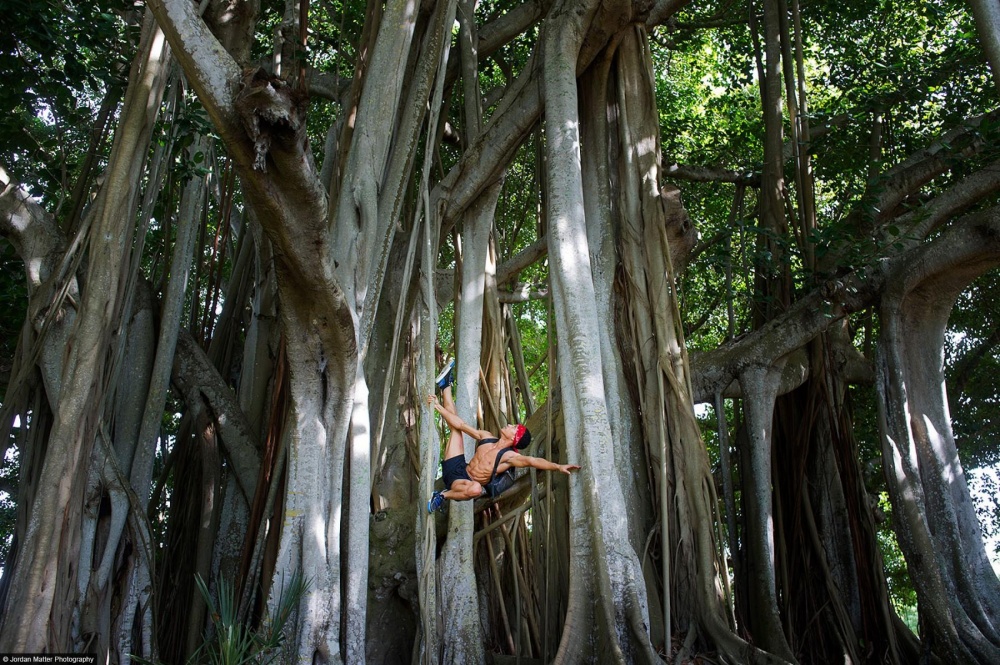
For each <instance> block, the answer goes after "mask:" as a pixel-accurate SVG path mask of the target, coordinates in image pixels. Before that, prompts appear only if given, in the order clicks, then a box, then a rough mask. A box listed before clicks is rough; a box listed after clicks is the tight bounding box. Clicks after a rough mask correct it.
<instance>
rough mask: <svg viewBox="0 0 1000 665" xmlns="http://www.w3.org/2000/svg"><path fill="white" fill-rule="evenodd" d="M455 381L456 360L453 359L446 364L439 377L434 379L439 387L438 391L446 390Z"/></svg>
mask: <svg viewBox="0 0 1000 665" xmlns="http://www.w3.org/2000/svg"><path fill="white" fill-rule="evenodd" d="M454 380H455V359H454V358H452V359H451V360H449V361H448V362H446V363H445V364H444V369H442V370H441V372H440V373H439V374H438V375H437V378H436V379H434V384H435V385H436V386H437V388H438V390H444V389H445V388H447V387H448V386H450V385H451V384H452V383H453V382H454Z"/></svg>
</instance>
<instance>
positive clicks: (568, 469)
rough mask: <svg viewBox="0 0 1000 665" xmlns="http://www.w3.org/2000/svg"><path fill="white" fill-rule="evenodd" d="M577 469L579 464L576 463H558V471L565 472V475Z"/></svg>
mask: <svg viewBox="0 0 1000 665" xmlns="http://www.w3.org/2000/svg"><path fill="white" fill-rule="evenodd" d="M579 470H580V465H578V464H560V465H559V471H560V472H561V473H565V474H566V475H567V476H568V475H570V474H571V473H573V472H574V471H579Z"/></svg>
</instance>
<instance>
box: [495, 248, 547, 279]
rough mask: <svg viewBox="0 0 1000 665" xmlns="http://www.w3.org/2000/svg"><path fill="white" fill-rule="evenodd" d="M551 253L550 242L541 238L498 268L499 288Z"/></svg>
mask: <svg viewBox="0 0 1000 665" xmlns="http://www.w3.org/2000/svg"><path fill="white" fill-rule="evenodd" d="M548 251H549V247H548V241H547V240H546V239H545V238H541V239H539V240H536V241H535V242H533V243H531V244H530V245H528V246H527V247H525V248H524V249H522V250H521V251H520V252H518V253H517V254H515V255H514V256H512V257H510V258H509V259H507V260H506V261H504V262H503V263H501V264H500V265H499V266H497V286H502V285H503V284H506V283H507V282H508V281H510V280H511V279H513V278H514V277H516V276H517V274H518V273H519V272H521V271H522V270H524V269H525V268H527V267H528V266H530V265H531V264H532V263H534V262H535V261H537V260H539V259H540V258H542V257H543V256H545V255H546V254H547V253H548Z"/></svg>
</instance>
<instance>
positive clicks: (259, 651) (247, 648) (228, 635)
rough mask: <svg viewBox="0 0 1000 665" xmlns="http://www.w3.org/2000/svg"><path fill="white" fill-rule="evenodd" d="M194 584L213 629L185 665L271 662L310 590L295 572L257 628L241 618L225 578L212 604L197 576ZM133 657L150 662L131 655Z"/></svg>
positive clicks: (234, 589)
mask: <svg viewBox="0 0 1000 665" xmlns="http://www.w3.org/2000/svg"><path fill="white" fill-rule="evenodd" d="M195 584H197V586H198V591H199V593H201V596H202V598H203V599H204V601H205V604H206V605H207V606H208V612H209V615H210V616H211V619H212V628H211V630H210V631H209V632H208V635H207V636H206V639H205V641H204V642H203V643H202V645H201V647H199V648H198V650H197V651H195V652H194V653H193V654H192V655H191V657H190V658H189V659H188V665H196V664H200V663H208V664H210V665H245V664H249V663H262V664H265V665H266V664H267V663H273V662H276V661H277V660H278V658H279V656H280V651H279V650H280V648H281V645H282V643H283V642H284V640H285V632H284V631H285V626H286V625H287V624H288V621H289V619H290V618H291V617H292V614H293V613H294V612H295V609H296V608H297V607H298V603H299V600H301V598H302V596H304V595H305V594H306V592H307V591H308V590H309V582H308V580H304V579H303V578H302V576H301V575H300V574H299V573H297V572H296V573H294V574H293V575H292V577H291V578H290V579H289V581H288V584H287V585H286V586H283V587H282V590H281V594H280V595H279V596H278V599H277V602H276V603H275V609H276V613H275V614H274V616H270V615H268V616H265V617H264V618H263V620H262V621H261V625H260V626H259V627H257V628H256V629H254V628H251V627H250V626H249V625H247V624H246V623H245V622H242V621H240V617H239V604H240V599H239V596H238V595H237V592H236V587H235V586H234V585H233V584H231V583H230V582H227V581H226V580H225V579H221V578H220V579H219V581H218V594H219V603H218V605H216V604H215V601H214V600H213V598H212V593H211V592H210V591H209V589H208V586H207V585H206V584H205V581H204V580H203V579H202V578H201V576H200V575H196V576H195ZM132 659H133V660H136V661H138V662H142V663H147V664H148V663H149V661H146V660H144V659H142V658H140V657H138V656H135V655H133V656H132Z"/></svg>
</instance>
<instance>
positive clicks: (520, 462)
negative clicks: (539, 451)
mask: <svg viewBox="0 0 1000 665" xmlns="http://www.w3.org/2000/svg"><path fill="white" fill-rule="evenodd" d="M503 461H504V462H507V463H508V464H510V465H511V466H518V467H527V466H530V467H534V468H536V469H538V470H539V471H558V472H559V473H565V474H566V475H567V476H568V475H570V474H571V473H572V472H574V471H579V470H580V466H579V465H577V464H556V463H555V462H550V461H549V460H547V459H545V458H544V457H529V456H527V455H521V454H514V455H507V456H505V457H504V459H503Z"/></svg>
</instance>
